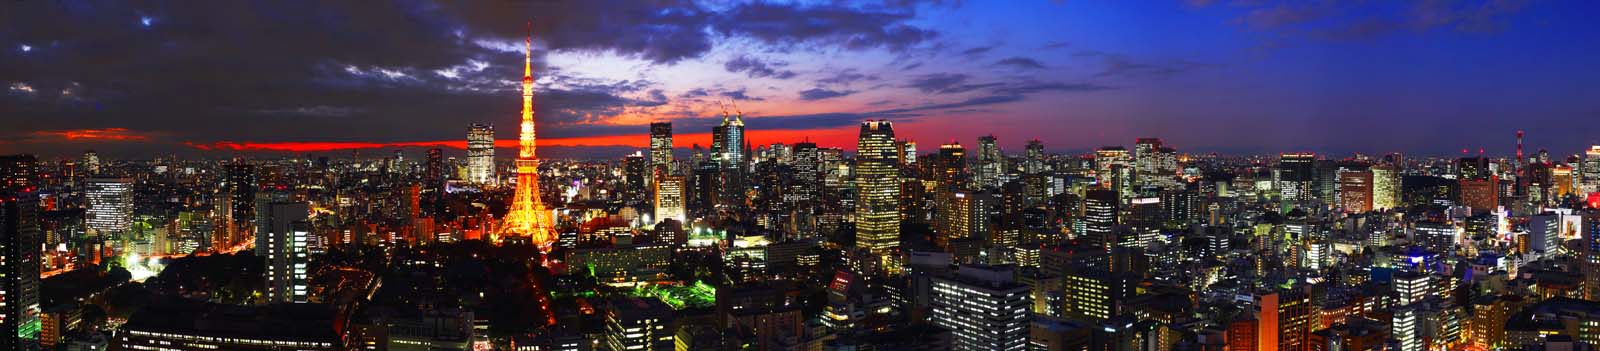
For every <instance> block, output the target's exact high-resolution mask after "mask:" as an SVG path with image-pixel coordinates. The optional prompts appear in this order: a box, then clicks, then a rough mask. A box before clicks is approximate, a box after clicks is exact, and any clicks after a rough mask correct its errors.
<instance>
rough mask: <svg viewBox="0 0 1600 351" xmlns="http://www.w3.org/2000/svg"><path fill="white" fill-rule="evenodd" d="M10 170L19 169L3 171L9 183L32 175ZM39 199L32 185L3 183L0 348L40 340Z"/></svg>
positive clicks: (0, 198)
mask: <svg viewBox="0 0 1600 351" xmlns="http://www.w3.org/2000/svg"><path fill="white" fill-rule="evenodd" d="M19 158H32V157H31V156H23V157H19ZM7 171H10V172H17V173H8V174H0V177H3V178H5V179H6V180H7V181H8V182H7V183H11V181H15V180H19V179H27V178H28V177H27V176H26V175H25V174H21V173H20V170H19V169H9V170H7ZM22 182H23V183H32V182H33V181H32V180H24V181H22ZM38 200H39V198H38V195H36V194H34V193H33V190H32V186H31V185H22V186H13V185H7V184H0V333H4V337H0V350H31V349H34V348H33V347H35V346H34V345H33V344H34V343H37V342H38V340H39V331H40V328H41V324H40V322H39V309H40V307H39V263H40V261H39V245H40V244H39V219H38V211H39V205H38Z"/></svg>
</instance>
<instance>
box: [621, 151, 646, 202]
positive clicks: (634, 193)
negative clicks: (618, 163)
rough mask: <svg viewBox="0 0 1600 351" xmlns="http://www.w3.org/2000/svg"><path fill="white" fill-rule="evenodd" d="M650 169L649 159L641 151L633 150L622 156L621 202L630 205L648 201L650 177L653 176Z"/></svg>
mask: <svg viewBox="0 0 1600 351" xmlns="http://www.w3.org/2000/svg"><path fill="white" fill-rule="evenodd" d="M651 169H653V168H651V167H650V165H649V160H646V159H645V156H644V154H642V153H639V152H634V153H633V154H632V155H628V156H624V157H623V158H622V183H623V184H622V186H623V192H622V201H623V202H625V203H628V204H630V205H631V204H644V203H646V202H647V201H650V199H649V198H648V197H649V196H650V195H649V189H650V188H649V186H650V184H651V181H650V178H653V177H654V175H653V173H654V172H652V171H651Z"/></svg>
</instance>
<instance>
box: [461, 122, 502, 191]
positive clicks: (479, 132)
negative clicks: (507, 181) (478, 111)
mask: <svg viewBox="0 0 1600 351" xmlns="http://www.w3.org/2000/svg"><path fill="white" fill-rule="evenodd" d="M494 180H495V176H494V125H492V124H473V125H472V126H469V127H467V182H469V183H472V184H479V185H485V184H494Z"/></svg>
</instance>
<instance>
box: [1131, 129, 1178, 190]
mask: <svg viewBox="0 0 1600 351" xmlns="http://www.w3.org/2000/svg"><path fill="white" fill-rule="evenodd" d="M1176 154H1177V151H1176V150H1173V149H1172V148H1170V147H1167V146H1166V144H1164V143H1162V141H1161V138H1139V139H1137V140H1135V142H1134V147H1133V157H1134V165H1133V167H1134V169H1135V171H1136V172H1137V174H1138V175H1137V176H1136V177H1135V179H1136V180H1135V182H1136V183H1137V184H1138V186H1141V187H1144V186H1156V187H1172V186H1176V185H1177V182H1175V181H1174V180H1173V179H1174V178H1175V177H1176V176H1177V173H1178V159H1177V155H1176Z"/></svg>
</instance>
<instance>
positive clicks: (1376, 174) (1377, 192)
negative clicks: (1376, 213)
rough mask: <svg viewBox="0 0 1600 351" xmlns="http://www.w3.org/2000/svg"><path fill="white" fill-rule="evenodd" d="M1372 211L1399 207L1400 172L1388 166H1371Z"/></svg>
mask: <svg viewBox="0 0 1600 351" xmlns="http://www.w3.org/2000/svg"><path fill="white" fill-rule="evenodd" d="M1371 171H1372V209H1374V210H1387V209H1392V208H1396V207H1399V206H1400V172H1399V171H1398V170H1397V169H1395V167H1394V166H1390V165H1378V166H1373V167H1372V169H1371Z"/></svg>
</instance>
